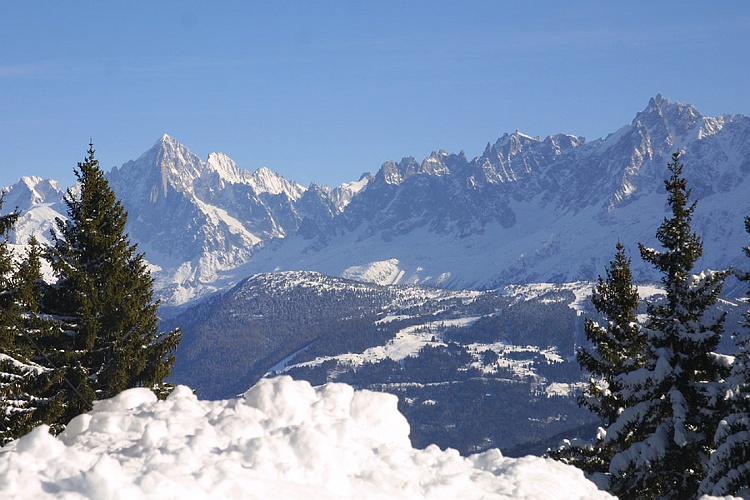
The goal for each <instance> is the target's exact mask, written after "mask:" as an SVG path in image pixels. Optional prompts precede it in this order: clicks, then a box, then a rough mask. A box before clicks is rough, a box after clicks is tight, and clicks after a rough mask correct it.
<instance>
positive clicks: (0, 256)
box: [0, 195, 31, 445]
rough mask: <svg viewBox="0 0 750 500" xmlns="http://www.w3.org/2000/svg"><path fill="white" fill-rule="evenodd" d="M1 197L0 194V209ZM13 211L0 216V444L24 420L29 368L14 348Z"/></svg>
mask: <svg viewBox="0 0 750 500" xmlns="http://www.w3.org/2000/svg"><path fill="white" fill-rule="evenodd" d="M2 206H3V195H0V209H2ZM18 215H19V214H18V212H17V211H14V212H11V213H9V214H6V215H2V216H0V445H3V444H5V443H6V442H8V441H10V440H11V439H13V438H14V437H16V436H17V435H18V433H19V432H21V431H20V429H21V428H22V427H23V426H24V424H25V421H26V420H27V418H28V414H29V410H28V398H25V397H24V394H22V393H21V391H20V390H19V388H20V386H21V381H22V379H23V378H24V376H25V375H26V373H27V372H28V371H29V370H30V369H31V366H30V365H29V363H28V354H29V353H28V352H23V350H22V349H21V346H19V345H18V335H19V330H18V325H19V323H20V320H21V315H20V311H19V310H18V308H17V307H16V304H15V300H14V294H13V286H12V273H13V256H12V254H11V252H10V249H9V248H8V236H9V233H10V232H11V231H12V230H13V226H14V224H15V223H16V220H18Z"/></svg>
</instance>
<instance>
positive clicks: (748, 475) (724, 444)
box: [700, 217, 750, 496]
mask: <svg viewBox="0 0 750 500" xmlns="http://www.w3.org/2000/svg"><path fill="white" fill-rule="evenodd" d="M745 230H746V231H747V232H748V234H750V217H746V218H745ZM744 251H745V254H746V255H747V256H748V257H750V247H745V248H744ZM738 277H739V278H740V279H741V280H743V281H747V282H748V283H749V284H750V271H747V272H745V273H740V274H738ZM747 297H748V299H750V288H749V289H748V292H747ZM742 326H743V330H742V331H741V332H740V333H739V334H738V336H737V338H736V341H737V346H738V352H737V356H736V357H735V360H734V362H733V363H732V373H731V376H730V377H729V379H728V381H727V395H726V396H727V403H728V411H727V414H726V416H725V417H724V418H723V419H722V420H721V422H719V426H718V429H717V431H716V435H715V437H714V440H715V445H716V450H715V451H714V452H713V453H712V454H711V459H710V461H709V463H708V467H707V473H706V477H705V478H704V480H703V482H702V483H701V490H700V491H701V493H703V494H707V495H714V496H723V495H740V494H742V495H745V496H747V495H750V310H749V311H747V312H746V313H745V317H744V321H743V322H742Z"/></svg>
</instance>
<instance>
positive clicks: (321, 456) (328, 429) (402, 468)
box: [0, 376, 611, 499]
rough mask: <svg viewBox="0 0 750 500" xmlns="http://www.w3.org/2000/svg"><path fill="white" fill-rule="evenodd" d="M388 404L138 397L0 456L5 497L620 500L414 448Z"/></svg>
mask: <svg viewBox="0 0 750 500" xmlns="http://www.w3.org/2000/svg"><path fill="white" fill-rule="evenodd" d="M396 404H397V399H396V397H395V396H393V395H389V394H384V393H375V392H369V391H354V389H352V388H351V387H350V386H348V385H345V384H333V383H332V384H326V385H324V386H321V387H316V388H314V387H312V386H311V385H310V384H308V383H307V382H303V381H294V380H292V379H291V378H290V377H286V376H282V377H277V378H273V379H263V380H261V381H260V382H259V383H258V384H257V385H255V386H254V387H252V388H251V389H250V390H248V391H247V392H246V393H245V394H244V395H243V396H242V397H240V398H237V399H230V400H224V401H202V400H199V399H197V397H196V396H195V395H194V394H193V392H192V390H191V389H190V388H188V387H186V386H178V387H177V388H176V389H175V391H174V392H173V393H172V394H171V395H170V396H169V397H168V398H167V399H166V400H165V401H157V400H156V398H155V397H154V395H153V393H151V392H150V391H149V390H147V389H130V390H127V391H125V392H123V393H121V394H120V395H118V396H116V397H115V398H113V399H110V400H104V401H99V402H96V403H95V405H94V409H93V410H92V411H91V412H89V413H87V414H84V415H80V416H78V417H76V418H75V419H73V421H72V422H71V423H70V425H69V426H68V428H67V429H66V430H65V432H63V433H62V434H61V435H60V436H58V437H53V436H52V435H50V434H49V433H48V429H47V428H46V427H44V426H42V427H39V428H37V429H36V430H34V431H32V432H31V433H29V434H28V435H26V436H24V437H22V438H21V439H18V440H17V441H14V442H12V443H9V444H8V445H6V446H5V447H4V448H1V449H0V497H2V498H60V497H64V498H97V499H122V498H127V499H139V498H159V499H162V498H181V499H182V498H264V499H268V498H355V497H356V498H381V499H385V498H388V499H392V498H467V499H469V498H495V499H509V498H513V499H523V498H534V499H540V498H555V499H561V498H571V499H573V498H576V499H598V498H611V497H610V496H609V495H608V494H607V493H605V492H602V491H599V490H597V488H596V487H595V486H594V484H593V483H591V482H589V481H588V480H586V479H585V478H584V476H583V473H582V472H581V471H580V470H578V469H575V468H573V467H571V466H567V465H563V464H561V463H558V462H555V461H553V460H550V459H543V458H539V457H531V456H529V457H524V458H518V459H514V458H506V457H503V456H502V455H501V453H500V452H499V451H498V450H490V451H487V452H484V453H482V454H478V455H472V456H469V457H462V456H460V455H459V454H458V452H456V451H455V450H450V449H449V450H445V451H443V450H440V449H439V448H438V447H436V446H434V445H433V446H429V447H427V448H425V449H423V450H417V449H414V448H412V446H411V443H410V441H409V425H408V423H407V422H406V419H405V418H404V417H403V416H402V415H401V414H400V413H399V412H398V410H397V408H396Z"/></svg>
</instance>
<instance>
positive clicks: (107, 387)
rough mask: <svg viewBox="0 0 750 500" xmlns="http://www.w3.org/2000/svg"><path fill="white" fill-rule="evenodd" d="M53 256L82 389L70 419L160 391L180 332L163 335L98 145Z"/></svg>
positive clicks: (56, 305)
mask: <svg viewBox="0 0 750 500" xmlns="http://www.w3.org/2000/svg"><path fill="white" fill-rule="evenodd" d="M75 174H76V177H77V179H78V189H77V190H76V191H73V190H68V192H67V194H66V196H65V204H66V205H67V215H68V219H67V220H62V219H58V220H57V230H56V231H53V244H52V245H51V246H49V247H48V248H47V251H46V257H47V258H48V259H49V261H50V263H51V265H52V269H53V271H54V273H55V275H56V276H57V278H58V281H57V283H56V285H55V286H54V288H53V290H52V292H53V293H52V294H51V295H50V297H51V298H50V300H48V301H47V305H48V307H51V308H53V309H54V313H56V314H57V315H58V316H59V317H60V318H61V319H63V320H64V321H65V322H66V324H67V328H68V332H67V334H66V335H64V336H62V340H63V343H62V345H58V346H56V347H57V348H58V349H59V353H60V359H59V361H60V362H61V363H63V364H64V365H65V366H66V367H67V371H66V375H67V377H68V379H69V380H70V381H71V382H72V384H73V385H74V386H75V388H76V390H75V393H76V394H75V395H72V394H71V395H69V397H68V400H67V402H66V403H67V407H66V414H65V417H64V419H65V420H69V419H70V418H72V417H73V416H75V415H76V414H78V413H80V412H82V411H85V410H87V409H88V408H87V407H88V406H89V405H90V402H91V401H93V400H95V399H103V398H110V397H112V396H114V395H116V394H118V393H119V392H121V391H122V390H124V389H127V388H131V387H150V388H154V389H155V390H156V389H158V387H160V386H162V384H163V381H164V379H165V378H166V377H168V376H169V374H170V373H171V369H172V366H173V364H174V355H173V351H174V350H175V349H176V347H177V344H178V342H179V340H180V334H179V330H175V331H172V332H167V333H160V332H159V331H158V318H157V307H158V303H157V302H154V301H153V280H152V278H151V275H150V273H149V271H148V268H147V267H146V263H145V261H144V259H143V255H142V254H138V253H136V245H131V244H130V242H129V240H128V236H127V235H126V234H125V224H126V222H127V213H126V212H125V210H124V208H123V206H122V203H121V202H120V201H119V200H118V199H117V198H116V196H115V193H114V192H113V191H112V190H111V188H110V187H109V183H108V182H107V180H106V178H105V176H104V172H103V171H102V170H101V168H100V167H99V162H98V160H96V158H95V157H94V150H93V145H91V147H90V148H89V151H88V157H87V158H86V159H85V161H83V162H82V163H79V164H78V168H77V169H76V170H75Z"/></svg>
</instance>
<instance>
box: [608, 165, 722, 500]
mask: <svg viewBox="0 0 750 500" xmlns="http://www.w3.org/2000/svg"><path fill="white" fill-rule="evenodd" d="M682 169H683V166H682V164H681V163H680V159H679V153H675V154H674V155H673V157H672V162H671V163H670V164H669V170H670V172H671V176H670V177H669V178H668V179H667V180H665V186H666V189H667V192H668V193H669V205H670V207H671V210H672V217H671V218H667V219H665V220H664V222H663V223H662V224H661V226H660V227H659V229H658V230H657V233H656V236H657V239H658V240H659V242H660V243H661V244H662V245H663V247H664V248H665V250H664V251H659V250H656V249H653V248H647V247H645V246H643V245H640V251H641V256H642V258H643V259H644V260H645V261H647V262H649V263H651V264H653V265H654V266H655V267H656V268H657V269H658V270H659V271H660V272H661V273H662V275H663V276H662V284H663V286H664V290H665V292H666V300H665V301H664V303H650V304H648V316H649V317H648V321H647V324H646V332H647V334H648V340H649V346H650V349H649V352H650V354H649V358H650V359H649V360H648V363H647V366H646V367H644V368H643V369H640V370H634V371H632V372H630V373H624V374H622V375H621V376H620V381H621V383H622V386H623V390H622V394H623V397H624V400H625V409H624V410H623V411H622V413H620V415H619V416H618V418H617V420H616V421H615V422H614V423H613V424H612V425H611V426H610V427H609V429H608V432H607V437H606V442H632V444H631V445H630V446H629V447H628V448H627V449H625V450H623V451H621V452H618V453H616V454H615V455H614V457H613V458H612V461H611V462H610V473H611V478H610V481H611V482H610V484H611V491H612V492H613V493H615V494H616V495H618V496H623V497H626V498H635V497H639V498H680V499H685V498H692V497H695V496H696V495H697V492H698V486H699V484H700V481H701V479H702V475H703V466H704V463H705V462H706V461H707V460H708V455H709V452H710V450H711V448H712V446H713V442H712V438H713V435H712V433H713V431H712V430H711V431H709V429H716V426H717V423H718V418H717V414H718V411H719V410H718V405H719V401H720V392H721V391H720V387H721V382H722V378H723V376H724V375H725V369H724V367H723V366H722V364H721V362H720V361H719V357H718V356H716V355H715V354H714V352H713V351H714V350H715V348H716V346H717V345H718V342H719V339H720V336H721V332H722V330H723V322H724V317H723V315H722V316H720V317H714V318H712V317H710V314H709V309H710V308H711V306H713V305H714V304H715V303H716V301H717V300H718V296H719V293H720V292H721V288H722V285H723V283H724V280H725V278H726V276H727V271H705V272H703V273H700V274H698V275H691V273H692V271H693V267H694V265H695V263H696V261H697V260H698V259H699V258H700V256H701V254H702V251H703V244H702V242H701V239H700V237H698V236H697V235H696V234H694V233H693V232H692V229H691V220H692V214H693V212H694V210H695V206H696V204H695V202H692V203H691V202H690V197H691V193H690V190H688V189H687V182H686V180H685V179H684V178H683V177H682ZM633 441H634V442H633Z"/></svg>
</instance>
